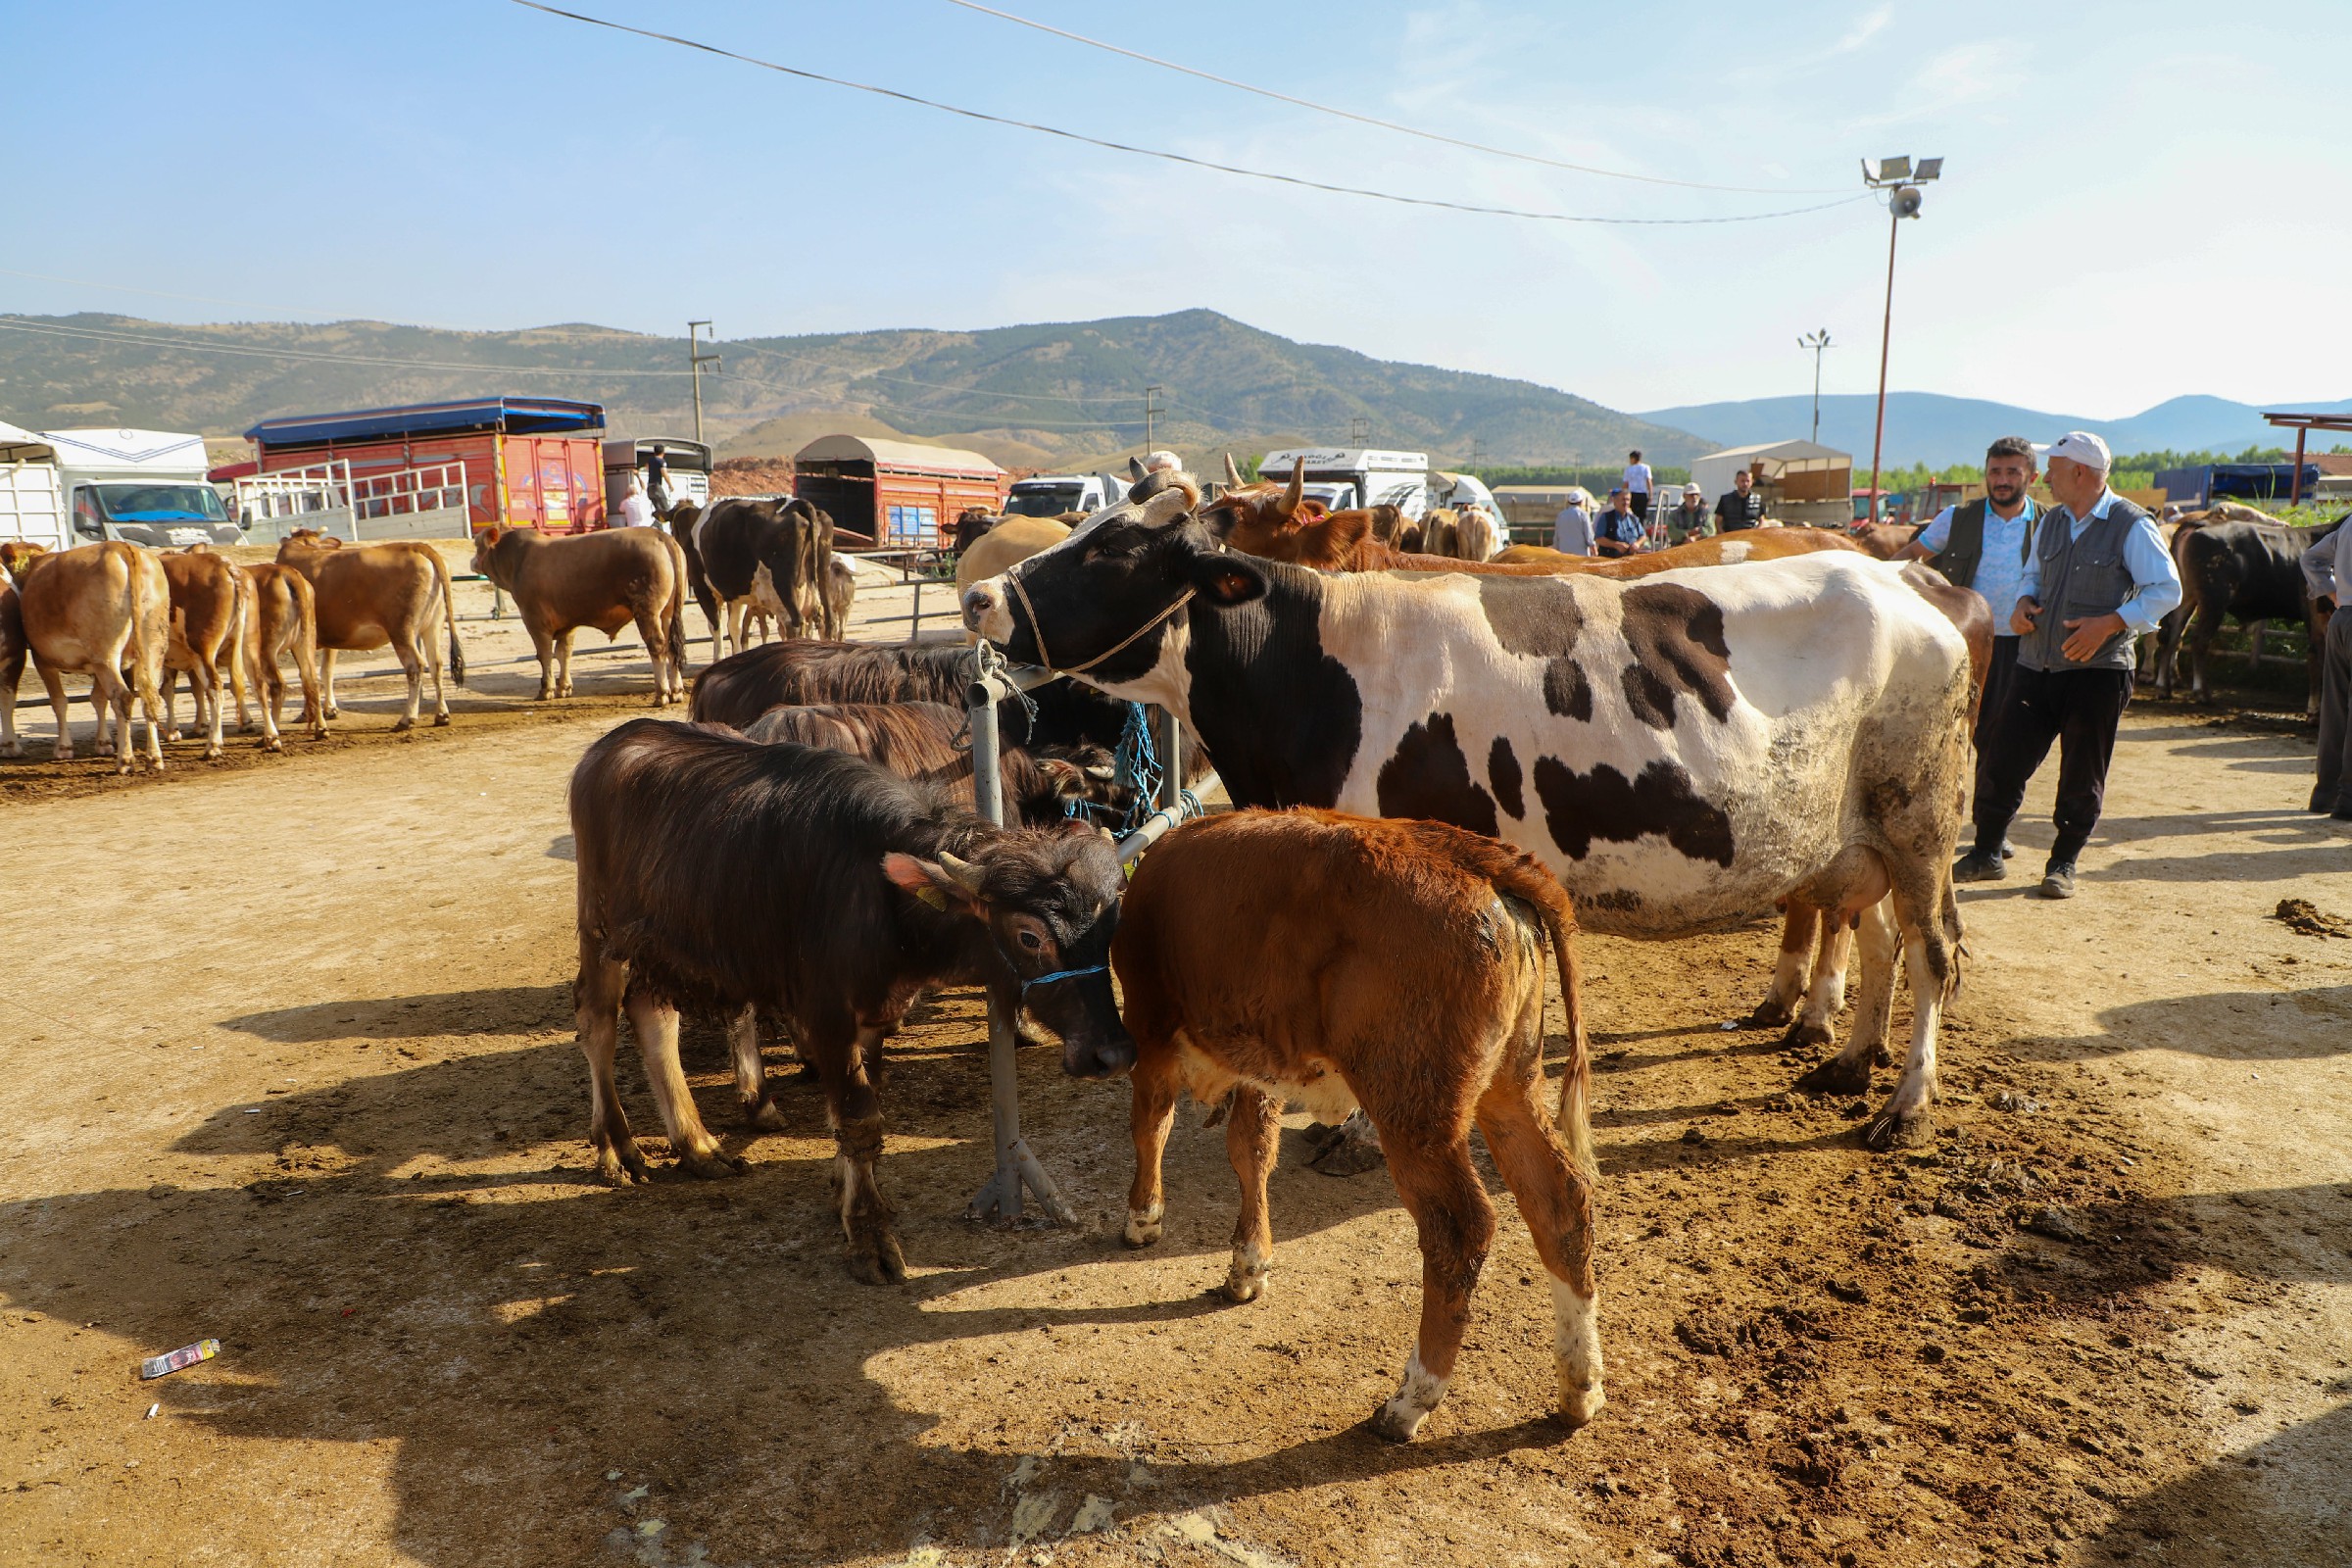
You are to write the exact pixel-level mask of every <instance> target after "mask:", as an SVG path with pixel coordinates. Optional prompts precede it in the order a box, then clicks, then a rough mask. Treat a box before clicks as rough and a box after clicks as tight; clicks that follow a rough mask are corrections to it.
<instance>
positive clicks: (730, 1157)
mask: <svg viewBox="0 0 2352 1568" xmlns="http://www.w3.org/2000/svg"><path fill="white" fill-rule="evenodd" d="M678 1168H679V1169H680V1170H683V1171H684V1172H685V1173H686V1174H687V1175H689V1176H692V1177H693V1178H694V1179H695V1180H697V1181H703V1182H715V1181H724V1180H725V1179H726V1178H728V1177H730V1176H742V1175H746V1174H748V1173H749V1172H750V1171H751V1168H752V1162H751V1161H750V1160H748V1159H745V1158H744V1157H743V1156H742V1155H740V1154H722V1153H720V1152H718V1151H717V1150H715V1149H713V1150H712V1151H711V1152H710V1153H708V1154H698V1153H696V1152H694V1151H693V1150H691V1149H689V1150H685V1151H682V1152H680V1153H679V1155H678Z"/></svg>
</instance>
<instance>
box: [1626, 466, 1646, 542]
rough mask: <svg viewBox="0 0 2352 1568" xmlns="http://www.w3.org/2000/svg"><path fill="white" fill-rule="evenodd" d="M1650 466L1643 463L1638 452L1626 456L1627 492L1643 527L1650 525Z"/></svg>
mask: <svg viewBox="0 0 2352 1568" xmlns="http://www.w3.org/2000/svg"><path fill="white" fill-rule="evenodd" d="M1649 485H1650V478H1649V465H1648V464H1646V463H1643V462H1642V454H1641V453H1640V452H1638V451H1636V452H1629V453H1627V454H1626V455H1625V490H1626V493H1627V494H1628V495H1630V496H1631V497H1632V498H1633V506H1634V515H1635V516H1636V517H1639V518H1640V519H1641V520H1642V526H1643V527H1647V526H1648V525H1649Z"/></svg>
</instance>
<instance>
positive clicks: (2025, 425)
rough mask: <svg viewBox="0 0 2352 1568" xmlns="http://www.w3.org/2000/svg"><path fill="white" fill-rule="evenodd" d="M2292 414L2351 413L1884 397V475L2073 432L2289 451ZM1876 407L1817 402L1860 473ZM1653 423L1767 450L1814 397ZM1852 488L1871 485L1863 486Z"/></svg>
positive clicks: (1679, 410) (1854, 398)
mask: <svg viewBox="0 0 2352 1568" xmlns="http://www.w3.org/2000/svg"><path fill="white" fill-rule="evenodd" d="M2264 407H2267V408H2270V409H2282V408H2287V409H2293V410H2294V411H2295V412H2297V413H2302V414H2344V413H2352V399H2344V400H2341V401H2338V402H2333V403H2293V404H2277V403H2273V404H2268V405H2264V406H2263V407H2257V406H2255V405H2253V404H2250V403H2232V402H2230V401H2229V399H2227V398H2215V397H2178V398H2169V399H2167V400H2166V401H2164V402H2162V403H2159V404H2157V405H2156V406H2155V407H2154V408H2152V409H2149V410H2147V411H2146V412H2145V413H2142V414H2135V415H2133V416H2131V417H2130V418H2128V419H2093V418H2089V417H2085V416H2082V415H2076V414H2050V413H2045V412H2042V411H2040V410H2036V409H2027V408H2021V407H2019V406H2017V405H2016V404H2012V403H1994V402H1988V401H1986V400H1985V399H1982V398H1953V397H1944V396H1942V395H1941V394H1939V393H1935V392H1889V393H1887V443H1886V452H1885V458H1884V461H1885V463H1886V464H1887V466H1888V467H1904V466H1909V465H1911V464H1914V463H1928V464H1935V465H1937V466H1941V465H1944V464H1952V463H1982V462H1983V461H1984V460H1985V448H1986V447H1987V446H1989V445H1991V444H1992V442H1993V441H1994V440H1996V439H1997V438H1999V437H2001V436H2004V435H2022V436H2025V437H2028V438H2029V439H2031V440H2034V441H2037V442H2046V441H2053V440H2055V439H2057V438H2058V437H2059V436H2061V435H2063V434H2065V433H2066V432H2067V431H2069V430H2089V431H2092V432H2094V433H2096V434H2097V435H2099V436H2100V437H2101V438H2102V439H2104V440H2105V441H2106V443H2107V445H2108V447H2109V448H2110V449H2111V450H2112V451H2114V452H2116V453H2117V454H2119V455H2121V454H2124V453H2131V452H2197V451H2206V452H2228V453H2237V452H2242V451H2243V450H2245V449H2246V448H2247V447H2250V446H2263V447H2277V446H2282V447H2287V448H2290V449H2291V448H2292V447H2293V446H2294V433H2293V432H2292V431H2281V430H2278V429H2274V428H2273V427H2272V426H2270V425H2268V424H2265V423H2264V422H2263V418H2262V416H2263V408H2264ZM1877 410H1878V399H1877V397H1876V396H1875V395H1872V394H1868V393H1854V394H1839V395H1836V396H1830V397H1825V398H1823V399H1822V400H1821V440H1822V442H1823V444H1824V445H1827V446H1833V447H1836V448H1838V450H1839V451H1841V452H1850V453H1852V454H1853V456H1854V462H1855V466H1857V467H1862V468H1867V467H1868V466H1870V446H1871V434H1872V424H1873V422H1874V420H1875V418H1876V417H1877ZM1639 417H1641V418H1643V419H1647V420H1650V421H1652V422H1653V423H1657V424H1668V425H1673V426H1676V427H1677V428H1679V429H1685V430H1698V431H1703V432H1705V433H1706V434H1707V435H1708V436H1710V437H1712V438H1714V439H1716V440H1718V441H1721V442H1722V443H1724V444H1725V445H1726V446H1746V445H1749V444H1751V443H1754V442H1761V441H1785V440H1788V439H1789V438H1790V437H1792V436H1794V437H1804V436H1808V435H1809V434H1810V432H1811V430H1812V422H1813V400H1812V399H1811V398H1809V397H1787V398H1749V399H1747V400H1745V401H1743V402H1737V403H1686V404H1682V405H1680V406H1678V407H1675V408H1671V409H1652V410H1650V411H1649V412H1648V413H1646V414H1643V415H1641V416H1639ZM2344 439H2346V438H2345V437H2342V436H2336V435H2328V434H2322V435H2320V436H2319V437H2318V438H2317V439H2316V440H2315V441H2314V442H2313V444H2312V447H2311V450H2313V451H2318V452H2324V451H2326V450H2327V448H2328V447H2329V446H2330V445H2332V444H2334V443H2335V442H2337V441H2340V440H2344ZM1855 482H1856V483H1863V482H1865V481H1862V480H1857V481H1855Z"/></svg>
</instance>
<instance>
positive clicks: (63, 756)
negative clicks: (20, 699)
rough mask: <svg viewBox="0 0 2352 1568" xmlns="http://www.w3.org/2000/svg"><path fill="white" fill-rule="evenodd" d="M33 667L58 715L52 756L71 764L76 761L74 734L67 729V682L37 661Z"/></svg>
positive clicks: (101, 726) (50, 708)
mask: <svg viewBox="0 0 2352 1568" xmlns="http://www.w3.org/2000/svg"><path fill="white" fill-rule="evenodd" d="M33 667H34V668H35V669H36V670H37V671H39V673H40V677H41V685H42V686H43V687H44V688H45V689H46V690H47V691H48V693H49V711H51V712H53V713H55V714H56V715H57V748H56V750H55V751H53V752H52V753H51V754H50V755H51V756H52V757H54V758H55V759H56V760H58V761H61V762H71V761H72V760H73V730H71V729H69V728H67V727H66V701H67V699H66V683H65V680H64V679H63V678H62V677H61V676H60V675H59V674H58V672H57V671H56V670H54V669H51V668H50V667H49V666H48V665H47V664H44V663H42V662H40V661H39V660H37V659H36V660H34V661H33ZM105 727H106V726H105V725H103V724H101V725H100V726H99V729H100V730H101V731H102V732H103V731H104V729H105Z"/></svg>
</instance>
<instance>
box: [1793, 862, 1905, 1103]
mask: <svg viewBox="0 0 2352 1568" xmlns="http://www.w3.org/2000/svg"><path fill="white" fill-rule="evenodd" d="M1888 909H1889V906H1888V902H1887V900H1885V899H1881V900H1880V901H1879V902H1878V903H1876V904H1874V905H1872V906H1871V907H1869V908H1867V909H1864V910H1863V911H1862V916H1861V925H1860V927H1859V929H1858V933H1857V934H1858V936H1859V938H1860V940H1859V942H1858V943H1857V944H1856V946H1857V947H1858V948H1859V949H1860V953H1859V962H1858V964H1857V967H1858V968H1859V969H1860V970H1861V979H1862V987H1861V990H1860V992H1859V993H1858V994H1857V995H1856V997H1855V999H1854V1021H1853V1031H1852V1033H1851V1034H1850V1035H1849V1036H1848V1037H1847V1039H1846V1042H1845V1049H1844V1050H1842V1051H1840V1052H1838V1054H1836V1055H1835V1056H1832V1057H1831V1058H1830V1059H1829V1060H1827V1061H1825V1062H1823V1063H1821V1064H1820V1065H1819V1066H1817V1067H1815V1068H1814V1069H1813V1070H1812V1071H1811V1072H1808V1073H1806V1074H1805V1075H1804V1076H1803V1077H1802V1078H1799V1079H1798V1080H1797V1081H1796V1087H1797V1088H1798V1089H1799V1090H1801V1091H1803V1092H1804V1093H1806V1094H1810V1095H1866V1094H1868V1093H1870V1069H1871V1066H1872V1064H1873V1063H1875V1062H1876V1061H1877V1060H1878V1059H1879V1057H1880V1056H1881V1055H1882V1054H1884V1053H1885V1052H1886V1049H1887V1019H1888V1018H1889V1017H1890V1016H1891V1015H1892V1014H1893V1011H1894V975H1895V967H1896V964H1897V961H1898V959H1899V955H1898V954H1897V952H1896V950H1895V938H1894V924H1893V919H1892V916H1891V915H1890V914H1889V912H1888Z"/></svg>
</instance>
